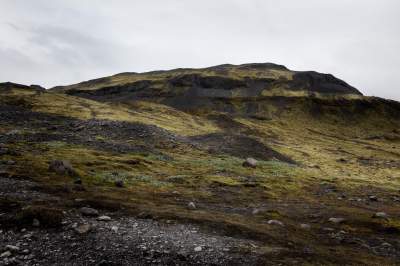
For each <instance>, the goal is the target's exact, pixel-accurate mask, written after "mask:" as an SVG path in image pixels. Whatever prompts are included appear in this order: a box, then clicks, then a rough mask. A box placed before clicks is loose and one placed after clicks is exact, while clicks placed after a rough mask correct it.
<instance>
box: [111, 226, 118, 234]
mask: <svg viewBox="0 0 400 266" xmlns="http://www.w3.org/2000/svg"><path fill="white" fill-rule="evenodd" d="M118 229H119V228H118V226H112V227H111V231H113V232H114V233H118Z"/></svg>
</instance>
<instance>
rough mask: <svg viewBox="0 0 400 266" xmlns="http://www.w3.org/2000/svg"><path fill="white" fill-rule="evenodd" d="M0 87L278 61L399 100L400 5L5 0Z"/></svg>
mask: <svg viewBox="0 0 400 266" xmlns="http://www.w3.org/2000/svg"><path fill="white" fill-rule="evenodd" d="M0 36H1V37H0V82H3V81H13V82H19V83H24V84H40V85H43V86H45V87H52V86H55V85H63V84H71V83H76V82H80V81H83V80H88V79H92V78H97V77H102V76H107V75H111V74H116V73H119V72H127V71H134V72H142V71H149V70H159V69H171V68H177V67H205V66H211V65H218V64H223V63H233V64H240V63H250V62H273V63H278V64H284V65H286V66H287V67H289V68H290V69H294V70H316V71H319V72H325V73H332V74H334V75H335V76H337V77H339V78H341V79H343V80H345V81H347V82H348V83H350V84H351V85H353V86H355V87H357V88H358V89H360V90H361V91H362V92H363V93H364V94H367V95H376V96H380V97H385V98H392V99H397V100H400V87H399V84H400V73H399V72H400V1H399V0H323V1H322V0H279V1H278V0H201V1H195V0H142V1H134V0H126V1H123V0H119V1H118V0H113V1H109V0H35V1H30V0H25V1H23V0H0Z"/></svg>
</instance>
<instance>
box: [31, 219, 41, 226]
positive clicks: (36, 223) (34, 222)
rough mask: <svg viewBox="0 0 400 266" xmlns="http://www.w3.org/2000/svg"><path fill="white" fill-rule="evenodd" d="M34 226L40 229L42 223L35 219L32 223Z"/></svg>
mask: <svg viewBox="0 0 400 266" xmlns="http://www.w3.org/2000/svg"><path fill="white" fill-rule="evenodd" d="M32 226H34V227H39V226H40V221H39V220H38V219H36V218H35V219H33V221H32Z"/></svg>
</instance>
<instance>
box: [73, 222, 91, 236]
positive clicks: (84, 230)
mask: <svg viewBox="0 0 400 266" xmlns="http://www.w3.org/2000/svg"><path fill="white" fill-rule="evenodd" d="M90 229H91V226H90V224H81V225H79V226H77V227H76V228H74V230H75V232H77V233H78V234H81V235H83V234H87V233H88V232H89V231H90Z"/></svg>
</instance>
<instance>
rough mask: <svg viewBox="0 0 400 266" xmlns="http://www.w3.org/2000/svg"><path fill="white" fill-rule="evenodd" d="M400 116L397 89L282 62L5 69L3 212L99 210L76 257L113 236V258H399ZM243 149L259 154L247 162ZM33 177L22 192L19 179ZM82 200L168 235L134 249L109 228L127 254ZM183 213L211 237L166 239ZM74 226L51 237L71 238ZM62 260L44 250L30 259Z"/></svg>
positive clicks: (7, 221) (361, 261)
mask: <svg viewBox="0 0 400 266" xmlns="http://www.w3.org/2000/svg"><path fill="white" fill-rule="evenodd" d="M399 128H400V103H398V102H395V101H389V100H383V99H379V98H372V97H365V96H362V95H361V93H360V92H359V91H358V90H356V89H354V88H352V87H351V86H349V85H347V84H346V83H344V82H343V81H341V80H338V79H336V78H334V77H333V76H331V75H323V74H318V73H316V72H305V73H304V72H303V73H298V72H294V71H290V70H287V69H286V68H285V67H283V66H279V65H273V64H247V65H241V66H232V65H222V66H217V67H211V68H206V69H179V70H173V71H159V72H150V73H144V74H136V73H125V74H118V75H115V76H112V77H108V78H102V79H98V80H94V81H89V82H83V83H80V84H77V85H72V86H67V87H58V88H54V89H52V90H50V91H43V90H41V89H38V88H32V87H28V86H22V85H16V84H10V83H8V84H0V134H1V135H0V148H1V153H0V154H1V155H0V156H1V164H0V170H1V171H0V177H1V180H2V181H1V182H3V183H4V184H3V186H2V187H3V190H2V189H1V188H0V191H1V194H0V200H1V201H2V202H3V201H4V202H5V201H6V202H7V204H8V203H10V204H15V206H16V207H15V208H13V209H12V210H9V207H7V206H9V205H6V204H3V205H2V204H1V202H0V208H2V209H1V212H4V213H6V214H7V215H2V216H0V222H1V224H0V226H1V227H2V228H10V227H11V228H13V227H14V226H15V224H21V225H20V228H21V227H26V228H29V230H30V231H32V232H34V233H36V234H40V233H41V232H43V231H44V232H50V233H51V232H52V231H48V230H51V229H47V228H46V223H45V222H46V218H45V217H44V216H43V215H41V214H40V212H39V214H37V213H36V214H34V215H33V218H38V219H40V220H42V223H41V224H43V226H42V228H39V229H35V228H31V227H30V224H32V215H31V216H29V219H30V220H29V219H27V220H28V222H27V221H26V219H25V220H24V219H21V217H25V216H21V212H22V213H23V211H24V210H25V209H26V208H27V206H28V207H29V208H34V207H36V208H37V207H41V208H43V207H45V208H49V207H51V208H52V209H57V210H63V211H65V213H64V214H63V219H64V220H66V221H77V223H78V224H79V223H82V222H83V221H84V222H85V223H90V224H91V225H92V226H93V227H94V228H93V229H92V231H91V232H89V233H87V234H86V235H85V234H83V235H79V237H80V238H82V239H83V240H82V241H85V243H86V242H87V241H90V239H91V238H93V239H100V240H99V241H98V242H95V243H91V244H90V245H93V247H92V249H90V251H89V250H88V249H87V248H82V250H80V251H79V252H81V253H80V255H79V256H73V255H72V254H69V253H68V252H65V253H64V255H63V258H62V260H63V261H64V262H69V263H77V261H78V260H79V259H84V258H86V257H88V256H90V258H91V259H94V260H95V262H97V263H100V262H101V259H102V258H103V257H101V256H100V255H99V254H97V253H94V254H95V255H93V254H92V253H90V252H95V250H97V249H99V250H100V249H104V251H103V253H104V254H107V257H108V259H110V262H114V263H115V264H118V263H117V262H118V261H120V262H121V263H122V264H123V262H122V261H125V259H127V260H128V261H129V260H130V261H131V262H132V261H135V262H137V263H143V262H144V261H147V258H148V257H151V258H152V260H156V259H160V261H162V262H163V263H164V264H172V263H177V264H178V265H208V264H209V265H215V264H217V265H219V264H221V265H226V264H232V265H243V264H248V265H255V264H256V265H257V264H260V265H277V264H283V265H396V262H397V261H398V260H399V259H400V242H399V241H398V234H399V232H400V145H399V144H400V131H399ZM248 157H252V158H255V159H257V160H258V163H257V165H256V167H255V168H252V167H245V166H243V162H244V160H245V159H246V158H248ZM53 160H65V161H68V162H69V163H70V165H71V167H72V168H73V173H74V174H73V175H70V174H69V173H68V172H64V173H60V172H54V171H51V168H49V164H51V162H52V161H53ZM28 181H29V182H34V184H35V185H34V186H33V188H27V187H23V189H22V191H28V192H25V193H30V194H29V196H28V197H27V196H26V194H24V193H21V192H19V191H18V190H16V191H14V190H13V189H11V188H10V187H18V186H16V185H15V183H17V184H19V185H20V186H22V185H21V184H25V183H23V182H28ZM7 182H8V183H7ZM10 182H14V183H12V184H14V185H12V186H11V185H10ZM6 183H7V184H8V185H7V186H6ZM121 184H122V185H121ZM121 186H122V187H121ZM31 190H32V191H31ZM29 191H30V192H29ZM41 193H46V194H43V195H46V196H43V195H42V194H41ZM35 197H38V198H35ZM52 197H58V198H59V199H62V200H58V201H55V200H52ZM32 198H35V200H32ZM82 206H89V207H93V208H96V209H98V210H99V211H100V213H101V214H104V213H105V214H109V215H110V216H112V217H113V220H114V221H115V222H117V221H118V224H117V225H118V226H119V227H120V228H121V230H124V231H123V232H124V234H126V237H128V238H129V237H131V238H132V239H133V241H139V240H138V239H140V237H146V236H147V235H146V233H143V235H139V236H133V235H131V234H132V229H128V228H127V225H129V226H130V225H131V224H139V225H140V226H139V227H146V228H142V229H143V230H145V231H147V232H150V231H152V230H164V231H162V232H161V233H159V234H157V236H158V237H159V236H160V235H162V237H164V238H163V239H162V240H163V241H167V242H168V243H169V244H166V245H165V247H164V245H161V244H155V246H153V247H152V248H151V250H148V251H146V252H144V251H143V250H142V249H141V248H140V247H139V246H141V245H147V246H151V243H150V242H151V241H150V240H143V241H144V242H142V243H141V244H140V245H139V244H138V246H133V247H132V246H129V248H127V249H126V250H125V249H124V248H123V247H122V246H123V245H121V243H125V242H123V241H124V240H123V239H124V237H122V236H121V237H120V238H118V241H119V242H115V243H113V245H114V244H116V245H120V246H121V247H120V249H118V252H120V253H115V252H112V248H111V246H110V245H111V244H110V243H107V242H104V241H102V240H101V239H104V238H107V241H111V242H112V241H114V240H112V238H111V240H110V238H109V236H108V235H107V233H102V232H105V231H106V232H108V231H109V229H107V227H104V225H103V224H101V223H99V222H96V221H95V219H94V220H90V219H89V218H84V217H83V218H82V217H80V216H81V214H80V213H79V208H80V207H82ZM41 210H42V209H41ZM382 212H384V213H385V215H384V216H382V215H378V216H379V217H377V218H373V217H374V216H377V215H376V214H377V213H382ZM77 217H80V218H79V219H81V220H77V219H78V218H77ZM331 218H340V219H331ZM82 219H83V220H82ZM85 219H86V220H85ZM153 221H158V223H160V224H161V225H162V227H163V228H164V227H165V228H168V229H165V228H164V229H160V228H159V227H155V226H154V224H153ZM171 223H172V224H173V225H171ZM71 224H73V223H72V222H71ZM189 224H195V225H198V226H199V229H196V230H200V231H201V232H202V235H201V238H202V240H199V237H200V236H199V235H198V234H197V231H196V233H190V232H192V231H193V230H194V229H193V228H192V229H187V231H185V236H186V237H187V239H186V240H185V241H187V242H185V241H184V242H185V243H181V244H179V241H180V240H176V239H175V240H172V241H171V238H168V239H167V236H171V235H179V234H180V233H179V232H178V231H176V230H177V227H178V225H182V226H188V225H189ZM71 226H72V225H68V224H66V225H63V226H61V229H58V230H61V231H62V232H69V231H68V230H71ZM150 228H151V230H150ZM0 230H1V228H0ZM4 230H5V229H4ZM7 230H8V229H7ZM35 230H36V231H35ZM41 230H42V231H41ZM107 230H108V231H107ZM165 230H167V231H165ZM168 230H170V231H168ZM171 230H172V231H171ZM185 230H186V229H185ZM16 232H19V231H18V230H16ZM18 234H19V233H18ZM21 237H22V236H21ZM69 237H72V239H73V238H74V237H73V236H69ZM5 239H6V237H5V236H0V241H2V243H6V244H13V243H10V242H7V241H10V240H7V241H6V240H5ZM40 239H41V238H39V240H37V241H38V244H41V245H44V244H43V243H44V242H40V241H42V240H40ZM66 239H69V238H65V239H64V240H62V241H61V240H60V241H59V242H57V241H56V240H55V241H56V242H55V243H54V245H60V248H61V249H62V250H64V249H65V250H69V249H70V247H69V244H71V242H69V241H72V240H66ZM190 239H197V240H193V241H190ZM115 241H116V240H115ZM121 241H122V242H121ZM196 241H200V242H202V244H201V249H199V248H198V245H199V243H198V242H197V243H196ZM228 242H229V243H230V244H229V245H230V246H229V247H228V246H225V247H224V246H221V245H228V244H227V243H228ZM127 243H128V242H127ZM135 243H136V242H135ZM213 243H215V244H213ZM14 244H15V243H14ZM180 245H181V246H180ZM38 246H40V245H38ZM195 247H196V248H197V249H196V250H197V251H195V250H194V248H195ZM31 248H32V249H33V250H35V249H34V247H31ZM110 248H111V249H110ZM154 249H155V250H154ZM129 250H131V251H132V250H133V252H134V255H132V256H131V255H129V254H130V253H129V252H130V251H129ZM199 250H200V251H199ZM183 251H185V252H184V253H182V252H183ZM37 252H40V250H37ZM199 252H200V253H199ZM72 253H73V252H72ZM89 253H90V254H89ZM118 254H124V255H118ZM127 254H128V255H127ZM51 256H55V257H51ZM125 256H127V257H125ZM77 257H78V258H77ZM56 259H59V258H58V257H57V255H49V257H40V255H37V257H36V258H34V259H32V261H31V264H34V263H42V264H43V263H44V264H46V263H50V262H51V261H53V262H54V261H55V260H56ZM80 262H82V261H80ZM82 263H83V262H82ZM148 263H151V262H148ZM153 263H154V264H157V263H155V262H153ZM160 264H162V263H161V262H160ZM111 265H112V263H111Z"/></svg>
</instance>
